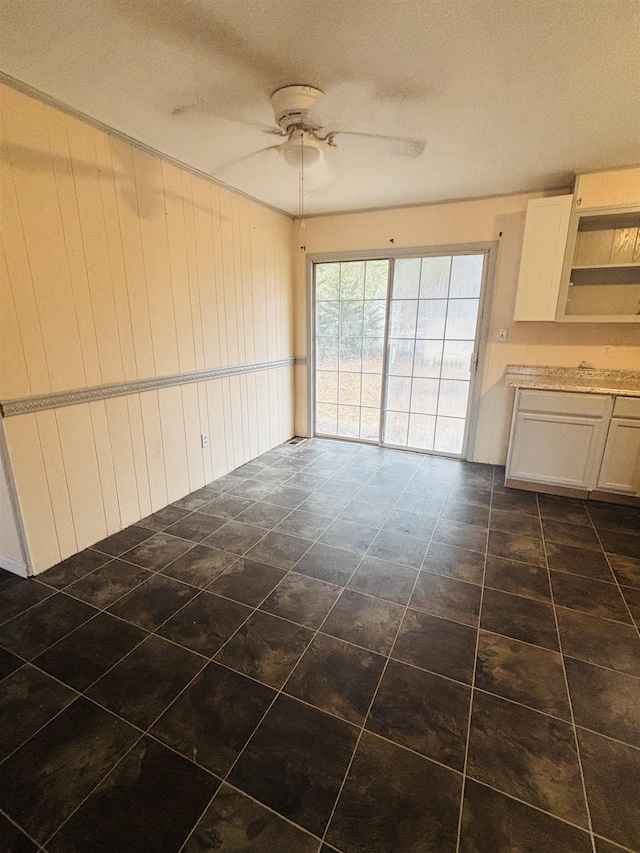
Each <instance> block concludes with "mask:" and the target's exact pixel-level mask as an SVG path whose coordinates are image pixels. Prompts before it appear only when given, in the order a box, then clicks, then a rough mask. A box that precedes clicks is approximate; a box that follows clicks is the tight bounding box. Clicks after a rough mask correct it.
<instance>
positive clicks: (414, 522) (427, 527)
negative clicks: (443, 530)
mask: <svg viewBox="0 0 640 853" xmlns="http://www.w3.org/2000/svg"><path fill="white" fill-rule="evenodd" d="M435 526H436V519H435V518H431V517H430V516H428V515H417V514H416V513H414V512H407V511H406V510H404V509H392V510H391V512H390V513H389V516H388V518H387V520H386V521H385V523H384V524H383V525H382V529H383V530H386V531H388V532H389V533H402V534H404V535H405V536H414V537H415V538H416V539H427V540H429V539H431V535H432V534H433V531H434V529H435Z"/></svg>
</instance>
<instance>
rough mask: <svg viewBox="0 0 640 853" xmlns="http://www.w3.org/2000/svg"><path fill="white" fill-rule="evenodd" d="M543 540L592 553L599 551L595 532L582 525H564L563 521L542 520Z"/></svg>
mask: <svg viewBox="0 0 640 853" xmlns="http://www.w3.org/2000/svg"><path fill="white" fill-rule="evenodd" d="M542 529H543V530H544V538H545V539H546V540H547V541H548V542H559V543H560V544H564V545H579V546H580V547H581V548H587V549H589V550H592V551H601V550H602V549H601V547H600V543H599V542H598V537H597V536H596V532H595V530H594V529H593V528H592V527H585V526H584V525H582V524H566V523H565V522H563V521H552V520H551V519H549V518H543V519H542Z"/></svg>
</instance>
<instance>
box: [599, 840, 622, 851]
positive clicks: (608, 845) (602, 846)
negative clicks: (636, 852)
mask: <svg viewBox="0 0 640 853" xmlns="http://www.w3.org/2000/svg"><path fill="white" fill-rule="evenodd" d="M595 841H596V851H597V853H625V851H624V849H623V848H622V847H618V845H617V844H613V842H611V841H604V840H603V839H602V838H597V837H596V839H595Z"/></svg>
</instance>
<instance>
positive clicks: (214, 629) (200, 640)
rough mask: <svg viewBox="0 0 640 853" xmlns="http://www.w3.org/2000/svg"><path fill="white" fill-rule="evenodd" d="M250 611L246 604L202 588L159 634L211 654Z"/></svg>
mask: <svg viewBox="0 0 640 853" xmlns="http://www.w3.org/2000/svg"><path fill="white" fill-rule="evenodd" d="M250 614H251V609H250V608H249V607H245V605H244V604H239V603H236V602H235V601H229V600H228V599H226V598H221V597H220V596H219V595H214V594H212V593H210V592H201V593H200V594H199V595H198V596H197V598H194V599H192V600H191V601H190V602H189V603H188V604H187V606H186V607H183V608H182V610H180V611H179V612H178V613H176V614H175V616H172V617H171V619H169V620H168V621H167V622H166V623H165V624H164V625H163V626H162V627H161V628H159V629H158V634H159V635H160V636H161V637H165V638H166V639H168V640H172V641H173V642H174V643H178V644H179V645H181V646H184V647H185V648H187V649H191V651H194V652H198V654H201V655H205V656H206V657H212V656H213V655H215V653H216V652H217V651H218V650H219V649H220V648H221V647H222V645H223V644H224V643H225V642H226V641H227V640H228V639H229V637H230V636H231V635H232V634H233V633H234V632H235V631H236V630H237V629H238V628H239V627H240V625H242V623H243V622H244V621H245V619H247V617H248V616H249V615H250Z"/></svg>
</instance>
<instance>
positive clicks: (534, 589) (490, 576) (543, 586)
mask: <svg viewBox="0 0 640 853" xmlns="http://www.w3.org/2000/svg"><path fill="white" fill-rule="evenodd" d="M484 582H485V584H486V585H487V586H488V587H492V588H493V589H500V590H502V591H503V592H513V593H515V594H516V595H524V596H525V597H526V598H535V599H536V600H537V601H546V602H550V601H551V592H550V590H549V575H548V572H547V570H546V569H544V568H542V567H541V566H530V565H529V564H528V563H518V562H516V561H515V560H505V559H503V558H502V557H493V556H491V555H489V556H488V557H487V564H486V569H485V576H484Z"/></svg>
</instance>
